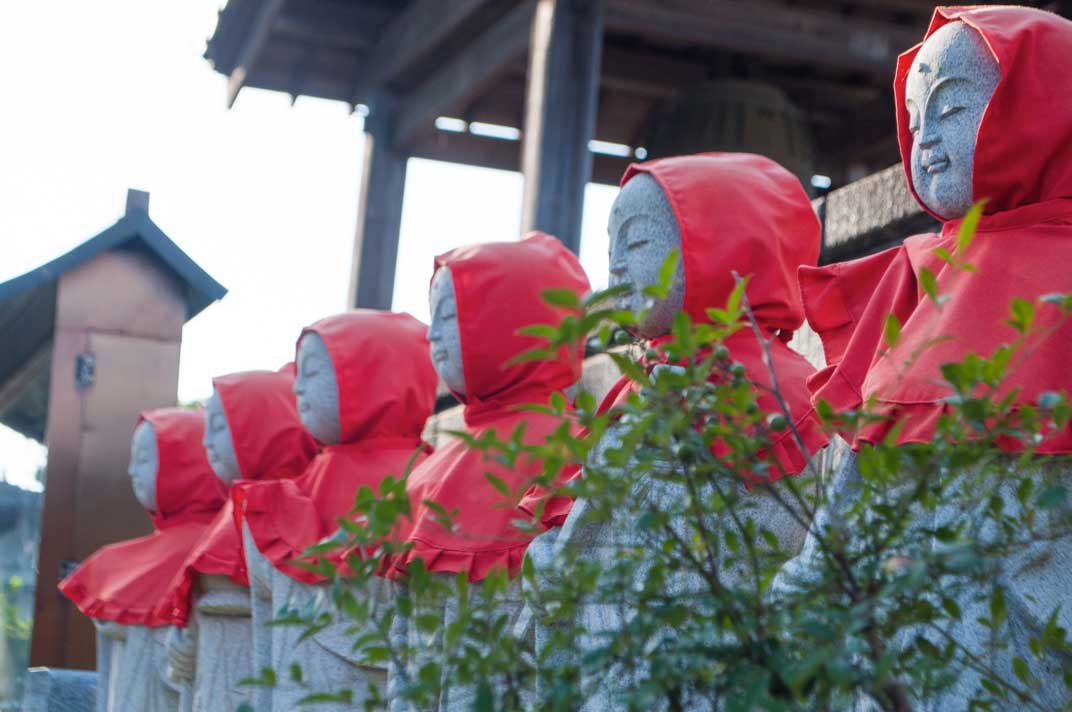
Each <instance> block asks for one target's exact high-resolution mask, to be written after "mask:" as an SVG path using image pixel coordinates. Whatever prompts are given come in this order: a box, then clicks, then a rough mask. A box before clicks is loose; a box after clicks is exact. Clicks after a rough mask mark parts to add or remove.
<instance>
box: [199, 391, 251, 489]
mask: <svg viewBox="0 0 1072 712" xmlns="http://www.w3.org/2000/svg"><path fill="white" fill-rule="evenodd" d="M204 445H205V453H206V454H207V455H208V464H209V465H211V466H212V471H213V472H215V473H216V477H219V478H220V480H221V481H222V482H223V483H224V484H225V485H228V486H229V485H230V484H231V483H232V482H234V481H235V480H237V479H240V478H241V477H242V471H241V470H240V469H239V467H238V456H237V455H235V449H234V440H233V439H232V438H231V426H230V425H228V424H227V416H226V415H225V414H224V412H223V404H222V403H221V402H220V395H219V393H217V392H216V391H213V392H212V397H211V398H209V399H208V403H206V404H205V440H204Z"/></svg>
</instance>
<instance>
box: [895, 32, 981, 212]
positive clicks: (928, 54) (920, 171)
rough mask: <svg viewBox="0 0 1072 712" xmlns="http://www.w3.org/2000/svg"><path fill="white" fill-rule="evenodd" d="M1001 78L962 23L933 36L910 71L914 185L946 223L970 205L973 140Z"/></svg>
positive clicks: (908, 101)
mask: <svg viewBox="0 0 1072 712" xmlns="http://www.w3.org/2000/svg"><path fill="white" fill-rule="evenodd" d="M1000 80H1001V72H1000V70H999V69H998V65H997V62H996V61H995V60H994V57H993V55H991V54H990V51H989V50H988V49H987V47H986V44H985V42H984V41H983V38H982V36H980V35H979V33H978V32H976V31H975V30H974V29H972V28H971V27H969V26H968V25H966V24H964V23H963V22H951V23H949V24H948V25H945V26H943V27H942V28H941V29H939V30H938V31H937V32H935V33H934V34H933V35H931V36H930V37H929V38H928V39H927V41H926V42H924V43H923V47H921V48H920V50H919V54H917V55H916V58H915V61H914V62H913V64H912V68H911V70H910V71H909V75H908V80H907V82H906V85H905V108H906V109H907V110H908V116H909V128H910V129H911V131H912V166H911V168H912V185H913V187H914V188H915V189H916V195H918V196H919V199H920V200H921V201H923V204H924V205H926V206H927V207H928V208H930V209H931V211H933V212H934V213H935V214H937V215H938V216H940V217H942V218H944V219H946V220H954V219H956V218H960V217H963V216H964V214H965V213H967V212H968V209H969V208H971V206H972V197H973V196H972V167H973V162H974V160H975V139H976V136H977V135H978V133H979V124H980V123H981V122H982V120H983V114H984V112H985V111H986V107H987V104H989V103H990V98H991V97H992V96H993V95H994V90H995V89H996V88H997V85H998V82H999V81H1000ZM980 197H983V196H980Z"/></svg>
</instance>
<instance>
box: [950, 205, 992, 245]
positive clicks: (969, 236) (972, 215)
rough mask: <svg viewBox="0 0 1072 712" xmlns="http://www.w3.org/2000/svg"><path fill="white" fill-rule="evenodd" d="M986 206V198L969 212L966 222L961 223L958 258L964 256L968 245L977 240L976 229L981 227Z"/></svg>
mask: <svg viewBox="0 0 1072 712" xmlns="http://www.w3.org/2000/svg"><path fill="white" fill-rule="evenodd" d="M985 205H986V198H983V199H982V200H980V201H979V202H978V203H976V204H975V205H973V206H971V210H969V211H968V212H967V214H966V215H965V216H964V220H963V221H961V223H960V231H959V232H958V233H957V257H960V256H962V255H963V254H964V251H965V250H967V249H968V245H970V244H971V242H972V240H973V239H974V238H975V229H976V228H977V227H979V218H981V217H982V216H983V207H984V206H985Z"/></svg>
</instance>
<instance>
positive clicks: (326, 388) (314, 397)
mask: <svg viewBox="0 0 1072 712" xmlns="http://www.w3.org/2000/svg"><path fill="white" fill-rule="evenodd" d="M425 332H426V327H425V326H424V325H423V324H421V323H420V322H419V321H417V320H416V319H414V318H413V317H411V316H409V315H407V314H393V313H390V312H378V311H372V310H363V309H359V310H355V311H352V312H348V313H345V314H339V315H336V316H332V317H327V318H325V319H321V320H319V321H317V322H316V323H315V324H312V325H311V326H309V327H307V328H306V329H304V330H303V331H302V334H301V337H300V338H299V340H298V345H297V359H296V362H297V376H296V379H295V381H294V395H295V396H296V403H297V413H298V416H299V418H300V420H301V423H302V424H303V425H304V426H305V429H306V430H307V431H309V433H311V434H312V435H314V436H316V438H317V440H319V441H320V443H321V445H322V446H323V448H322V449H321V451H320V453H319V454H318V455H317V456H316V457H315V458H314V459H313V460H312V462H310V463H309V465H308V467H307V468H306V470H305V471H304V472H303V473H302V474H301V475H300V476H299V477H297V478H295V479H293V480H274V481H269V482H260V483H256V484H253V485H251V486H248V487H244V488H243V489H242V495H241V496H242V507H243V509H242V522H243V537H244V549H245V556H246V562H247V567H248V569H249V578H250V587H251V589H252V591H253V623H254V626H253V630H254V650H255V656H256V657H255V662H254V666H255V668H256V669H258V670H259V669H263V668H265V667H269V668H271V669H273V670H275V671H277V673H278V678H277V679H278V681H279V682H278V684H277V685H276V686H275V687H274V688H273V689H271V690H268V691H267V693H268V694H266V695H263V696H261V697H258V698H257V699H258V704H260V705H261V706H262V707H264V709H269V710H270V709H275V710H291V709H295V708H296V706H297V704H298V702H299V700H301V699H302V698H303V697H306V696H307V695H309V694H310V693H311V692H338V691H340V690H343V689H345V690H349V691H350V693H351V694H352V703H350V704H349V705H345V704H330V703H323V704H320V705H318V706H317V709H321V710H324V711H327V710H336V709H337V710H340V712H341V711H342V710H344V709H351V708H352V707H353V706H361V705H362V704H363V703H364V700H365V699H367V698H368V696H369V688H370V685H373V684H375V685H376V686H378V687H379V688H380V689H381V690H382V689H383V687H384V683H385V676H386V670H385V669H384V668H382V667H380V666H379V665H373V664H370V663H367V662H366V661H365V660H364V659H362V658H361V657H360V655H359V653H357V652H355V651H354V650H353V642H354V638H355V637H356V636H359V635H361V633H360V632H359V631H355V630H354V627H355V625H356V623H355V622H354V621H352V620H349V619H348V618H346V617H345V616H344V615H343V614H342V613H340V612H338V611H335V610H334V609H333V606H332V603H331V596H330V593H331V587H332V582H331V581H330V577H328V576H325V575H321V574H319V573H315V572H312V571H309V570H308V569H307V568H302V567H301V566H299V565H298V563H297V562H298V561H300V560H301V559H302V556H303V553H304V551H305V550H306V549H307V548H308V547H310V546H313V545H315V544H318V543H321V542H322V541H323V540H325V539H328V538H330V537H331V536H333V535H335V534H336V533H337V531H338V528H339V519H340V518H341V517H347V516H350V510H351V508H352V507H353V502H354V495H355V494H356V493H357V491H358V489H360V488H361V487H371V488H377V487H378V486H379V484H380V482H381V481H382V479H383V478H384V477H385V476H388V475H391V476H395V477H399V476H401V475H403V474H404V472H405V468H406V466H407V465H408V464H409V463H410V461H411V460H412V461H413V462H415V463H420V462H422V461H423V459H424V457H425V453H424V451H425V445H424V444H423V443H422V441H421V437H420V436H421V431H422V429H423V427H424V422H425V420H426V419H427V417H428V415H430V414H431V411H432V409H433V407H434V402H435V387H436V378H435V372H434V370H433V369H432V364H431V361H430V359H429V356H428V346H427V342H426V340H425ZM340 554H341V552H340ZM338 558H341V557H329V559H330V560H331V561H333V563H336V564H338V563H339V562H338V560H337V559H338ZM349 587H350V590H351V592H352V593H354V594H355V595H362V594H363V595H364V596H365V597H366V600H367V601H369V602H370V603H371V604H372V610H373V613H374V615H375V613H376V609H377V605H378V604H379V603H382V602H383V598H384V594H385V588H386V583H385V582H384V581H383V580H382V579H375V580H374V581H373V582H372V583H371V584H370V585H369V586H368V587H367V588H366V589H365V590H364V591H363V592H361V591H359V590H358V589H357V587H356V584H355V582H353V581H351V582H350V584H349ZM284 607H286V608H288V609H290V610H296V611H300V612H309V613H312V612H328V613H331V614H333V615H335V616H337V618H336V622H335V623H334V624H333V625H330V626H328V627H327V628H325V629H323V630H320V631H318V632H317V633H315V634H314V635H312V636H309V637H308V638H305V639H304V640H303V639H302V637H303V633H304V632H305V630H304V628H303V627H301V626H284V627H278V626H271V627H270V626H268V625H267V624H268V622H269V621H270V620H272V619H273V618H275V617H277V616H278V615H279V612H280V611H281V610H282V609H283V608H284ZM295 665H298V666H300V667H301V669H302V683H301V684H297V683H295V682H294V681H293V680H291V679H290V670H291V669H292V668H293V666H295ZM263 697H267V698H268V699H267V701H266V700H265V699H263Z"/></svg>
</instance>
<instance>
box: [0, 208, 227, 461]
mask: <svg viewBox="0 0 1072 712" xmlns="http://www.w3.org/2000/svg"><path fill="white" fill-rule="evenodd" d="M111 250H129V251H134V252H139V253H141V254H144V255H147V256H149V257H150V258H152V260H153V261H154V262H155V263H156V264H158V265H159V266H160V267H162V268H163V269H164V270H166V271H167V272H168V273H169V274H171V275H173V276H174V277H175V278H176V280H177V283H178V284H179V285H181V287H182V289H183V293H184V297H185V301H186V318H187V319H192V318H193V317H195V316H196V315H197V314H199V313H201V311H202V310H204V309H205V307H207V306H208V305H209V304H211V303H212V302H214V301H216V300H219V299H222V298H223V296H224V295H225V294H226V293H227V290H226V289H225V288H224V287H223V285H221V284H220V283H219V282H217V281H216V280H215V279H213V278H212V277H211V276H210V275H209V274H208V273H207V272H205V271H204V270H203V269H201V268H200V267H199V266H198V265H197V263H195V262H194V261H193V260H191V259H190V258H189V257H188V256H187V255H186V253H185V252H183V251H182V250H181V249H180V248H179V247H178V245H176V244H175V243H174V242H172V241H171V239H170V238H169V237H168V236H167V235H166V234H164V232H163V231H162V230H161V229H160V228H159V227H157V225H156V223H154V222H153V221H152V219H150V218H149V215H148V213H147V212H145V211H144V210H141V209H130V208H129V207H128V212H127V213H126V215H124V216H123V217H122V218H120V219H119V221H118V222H116V223H115V224H114V225H112V226H111V227H109V228H108V229H106V230H104V231H103V232H101V233H100V234H98V235H95V236H94V237H91V238H90V239H88V240H86V241H85V242H83V243H82V244H80V245H78V246H77V247H75V248H74V249H72V250H71V251H70V252H67V253H66V254H64V255H61V256H59V257H57V258H56V259H54V260H52V261H51V262H47V263H45V264H43V265H41V266H40V267H38V268H36V269H34V270H31V271H30V272H27V273H26V274H23V275H21V276H19V277H15V278H13V279H10V280H8V281H6V282H3V283H0V343H2V344H4V349H3V350H2V352H0V423H2V424H4V425H6V426H8V427H9V428H11V429H13V430H15V431H18V432H20V433H22V434H23V435H25V436H26V437H29V438H33V439H34V440H37V441H38V442H44V439H45V426H46V422H47V420H48V394H49V378H50V366H51V362H52V358H51V357H52V336H53V333H54V331H55V325H56V289H57V285H58V283H59V279H60V277H62V276H63V275H64V274H66V273H67V272H70V271H71V270H73V269H75V268H77V267H79V266H80V265H83V264H85V263H86V262H89V261H90V260H91V259H93V258H94V257H96V256H97V255H100V254H101V253H104V252H108V251H111Z"/></svg>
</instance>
